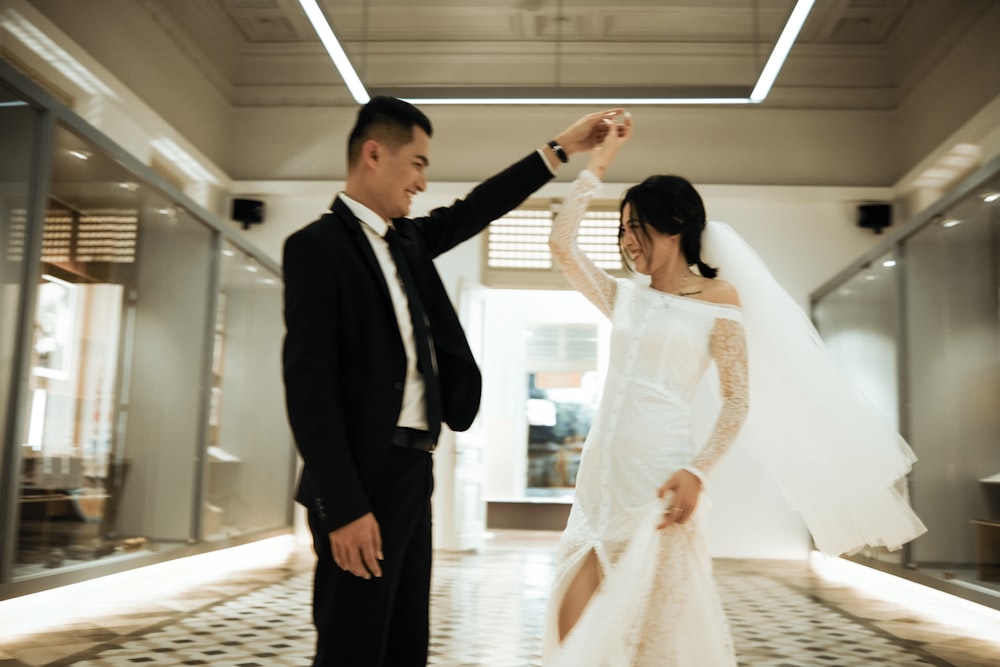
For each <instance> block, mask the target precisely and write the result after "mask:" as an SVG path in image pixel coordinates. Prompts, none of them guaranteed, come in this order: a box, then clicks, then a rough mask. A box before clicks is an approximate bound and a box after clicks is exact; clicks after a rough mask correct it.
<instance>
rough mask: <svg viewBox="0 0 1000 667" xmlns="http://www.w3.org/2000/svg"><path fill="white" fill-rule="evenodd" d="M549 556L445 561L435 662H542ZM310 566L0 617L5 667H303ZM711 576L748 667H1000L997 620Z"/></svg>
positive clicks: (518, 546) (730, 571)
mask: <svg viewBox="0 0 1000 667" xmlns="http://www.w3.org/2000/svg"><path fill="white" fill-rule="evenodd" d="M554 547H555V537H554V535H553V534H550V533H515V532H510V533H506V532H504V533H499V534H497V536H496V537H495V538H494V539H493V540H492V541H491V542H490V545H489V546H488V547H487V548H485V549H483V550H482V551H480V552H478V553H474V554H452V553H439V554H438V555H437V557H436V563H435V571H434V591H433V600H432V615H433V619H434V629H433V639H432V643H431V659H430V665H435V666H442V667H443V666H449V667H458V666H466V665H468V666H480V667H502V666H509V667H529V666H533V665H541V657H540V649H539V646H540V642H541V639H540V635H541V627H540V626H541V619H542V613H543V611H544V608H545V602H546V597H547V595H548V587H549V582H550V579H551V576H552V556H553V551H554ZM310 556H311V555H310V554H309V553H308V552H305V551H301V550H300V551H298V552H296V553H295V554H293V555H292V556H291V557H289V558H288V559H287V560H286V562H284V563H282V564H281V565H279V566H276V567H268V568H264V569H254V570H246V571H240V572H237V573H236V574H232V575H230V576H226V577H223V578H219V579H215V580H211V581H208V582H202V583H200V584H199V585H198V586H197V587H194V588H192V589H188V590H181V591H178V592H175V593H171V594H165V595H160V596H156V597H150V598H148V599H135V598H136V597H137V596H134V595H132V596H129V595H126V596H125V597H132V598H133V599H130V600H125V599H123V598H122V595H121V594H108V596H106V598H107V599H102V596H99V595H96V596H92V597H91V598H89V600H88V608H92V612H93V613H91V614H88V615H86V616H84V617H83V618H79V619H77V620H76V621H74V622H72V623H69V624H68V625H65V626H63V627H61V628H57V629H49V630H45V631H42V632H38V633H35V634H31V635H25V636H19V637H14V638H10V637H9V636H8V635H7V634H5V631H4V630H5V629H4V626H3V625H2V623H3V619H4V617H3V615H2V607H0V667H26V666H31V667H41V666H42V665H45V666H48V667H64V666H68V665H77V666H79V667H112V666H113V667H119V666H125V665H128V666H136V665H212V666H213V667H257V666H260V667H264V666H268V667H270V666H282V665H295V666H305V665H308V664H309V656H310V651H311V643H312V628H311V626H310V624H309V585H310V576H309V570H310V567H311V557H310ZM716 573H717V578H718V582H719V587H720V589H721V592H722V596H723V600H724V602H725V605H726V609H727V612H728V614H729V617H730V622H731V626H732V631H733V635H734V639H735V644H736V648H737V653H738V654H739V658H740V665H741V666H747V667H751V666H752V667H810V666H814V665H817V666H818V665H823V666H843V667H854V666H858V667H862V666H871V665H891V666H893V667H900V666H908V665H937V666H947V665H955V666H958V667H973V666H975V667H985V666H986V665H990V666H993V667H996V666H997V665H1000V623H997V625H996V632H995V633H992V634H991V632H992V630H991V629H990V627H991V626H987V629H986V630H985V631H984V630H981V629H980V630H977V632H976V633H972V632H967V631H964V630H962V629H955V627H953V626H951V625H947V624H944V623H936V622H931V621H928V620H923V619H922V618H921V617H920V616H919V615H918V614H917V613H916V612H913V611H912V610H910V609H908V608H906V607H904V606H900V605H898V604H894V603H889V602H885V601H883V600H880V599H878V598H875V597H873V596H871V595H869V594H867V593H865V592H863V591H862V592H859V591H858V590H855V589H853V588H851V587H849V586H846V585H842V584H836V583H829V582H828V581H826V580H823V579H820V578H819V577H817V576H816V575H815V574H813V573H812V572H811V571H810V569H809V567H808V566H807V564H805V563H787V562H780V563H778V562H770V561H764V562H762V561H720V562H718V563H717V564H716ZM142 590H145V589H142ZM994 622H995V621H994ZM984 633H985V634H984ZM991 638H992V639H993V641H991ZM685 667H686V666H685Z"/></svg>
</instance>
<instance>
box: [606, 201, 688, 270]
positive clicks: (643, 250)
mask: <svg viewBox="0 0 1000 667" xmlns="http://www.w3.org/2000/svg"><path fill="white" fill-rule="evenodd" d="M618 234H619V243H621V246H622V250H624V251H625V254H626V255H627V256H628V258H629V259H630V260H632V266H633V267H635V272H636V273H640V274H642V275H645V276H649V275H653V274H654V273H656V271H657V269H659V268H660V267H662V266H664V265H665V264H666V263H667V262H668V261H669V259H670V258H671V257H673V255H675V254H677V252H678V251H679V244H678V240H679V239H680V235H679V234H664V233H663V232H661V231H660V230H658V229H656V228H655V227H653V226H652V225H646V226H645V227H643V225H642V223H641V222H640V221H639V219H638V217H636V216H634V215H632V207H631V205H629V204H625V207H624V208H623V209H622V220H621V226H620V227H619V230H618Z"/></svg>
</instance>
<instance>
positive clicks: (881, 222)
mask: <svg viewBox="0 0 1000 667" xmlns="http://www.w3.org/2000/svg"><path fill="white" fill-rule="evenodd" d="M891 224H892V204H860V205H859V206H858V227H864V228H865V229H871V230H873V231H874V232H875V233H876V234H881V233H882V230H883V229H885V228H886V227H888V226H889V225H891Z"/></svg>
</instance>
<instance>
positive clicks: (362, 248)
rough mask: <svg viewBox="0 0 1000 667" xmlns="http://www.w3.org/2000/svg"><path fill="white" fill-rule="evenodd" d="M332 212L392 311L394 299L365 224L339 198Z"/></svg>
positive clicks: (332, 207) (335, 200) (334, 203)
mask: <svg viewBox="0 0 1000 667" xmlns="http://www.w3.org/2000/svg"><path fill="white" fill-rule="evenodd" d="M330 210H331V211H332V212H333V216H334V218H335V222H336V223H337V224H341V225H344V227H345V228H346V229H347V230H348V234H347V236H348V238H349V239H350V242H351V243H352V244H353V245H354V250H355V251H356V252H357V254H358V256H360V257H361V258H362V260H363V261H364V264H365V266H366V267H368V270H369V271H370V272H371V274H372V280H374V281H375V283H376V284H377V285H379V287H380V288H381V292H382V295H383V296H384V297H385V300H386V303H387V304H388V307H389V308H390V309H391V308H392V307H393V305H392V297H391V296H389V287H388V285H386V282H385V274H384V273H383V272H382V267H381V265H379V263H378V259H377V258H376V257H375V251H374V250H372V244H371V241H369V240H368V236H367V235H366V234H365V230H364V229H362V228H361V225H362V224H363V223H362V222H361V221H360V220H358V219H357V218H356V217H354V214H353V213H352V212H351V209H349V208H348V207H347V204H345V203H344V202H342V201H340V199H339V198H338V199H334V200H333V205H332V206H331V207H330Z"/></svg>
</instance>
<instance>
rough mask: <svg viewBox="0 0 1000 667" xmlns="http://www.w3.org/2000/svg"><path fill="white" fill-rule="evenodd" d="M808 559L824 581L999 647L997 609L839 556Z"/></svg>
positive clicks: (814, 555) (999, 633)
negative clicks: (882, 601) (893, 605)
mask: <svg viewBox="0 0 1000 667" xmlns="http://www.w3.org/2000/svg"><path fill="white" fill-rule="evenodd" d="M809 561H810V566H811V567H812V569H813V571H814V572H816V573H817V574H818V575H819V576H820V577H822V578H823V579H825V580H827V581H828V582H831V583H836V584H838V585H842V586H846V587H848V588H853V589H855V590H856V591H857V592H858V593H859V594H861V595H862V596H864V597H867V598H871V597H877V598H879V599H881V600H884V601H886V602H890V603H893V604H898V605H900V607H902V608H903V609H905V610H906V615H907V616H911V615H914V616H917V617H919V618H921V620H926V621H930V622H933V623H937V624H940V625H944V626H947V627H951V628H955V629H956V630H957V631H958V632H959V633H961V635H962V636H963V637H967V638H970V639H973V638H975V639H979V640H982V641H985V642H989V643H991V644H993V645H995V646H998V647H1000V611H998V610H996V609H990V608H989V607H986V606H983V605H980V604H977V603H975V602H972V601H970V600H966V599H964V598H960V597H958V596H956V595H950V594H948V593H945V592H943V591H939V590H937V589H935V588H930V587H929V586H924V585H921V584H918V583H916V582H913V581H909V580H908V579H903V578H902V577H897V576H895V575H892V574H888V573H886V572H881V571H879V570H876V569H874V568H871V567H867V566H865V565H861V564H859V563H854V562H852V561H849V560H845V559H843V558H830V557H827V556H823V555H821V554H820V553H819V552H815V551H814V552H813V553H812V555H811V556H810V559H809Z"/></svg>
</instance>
